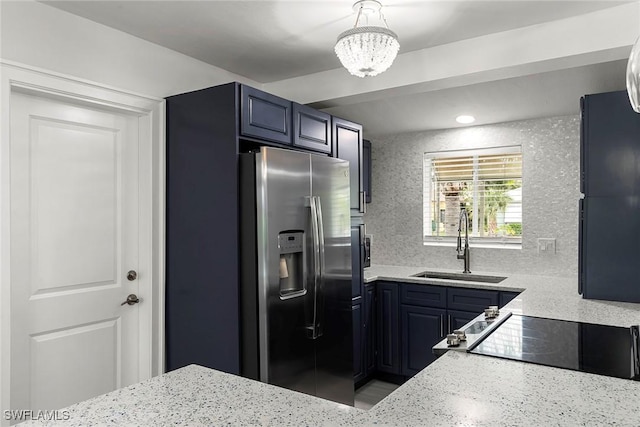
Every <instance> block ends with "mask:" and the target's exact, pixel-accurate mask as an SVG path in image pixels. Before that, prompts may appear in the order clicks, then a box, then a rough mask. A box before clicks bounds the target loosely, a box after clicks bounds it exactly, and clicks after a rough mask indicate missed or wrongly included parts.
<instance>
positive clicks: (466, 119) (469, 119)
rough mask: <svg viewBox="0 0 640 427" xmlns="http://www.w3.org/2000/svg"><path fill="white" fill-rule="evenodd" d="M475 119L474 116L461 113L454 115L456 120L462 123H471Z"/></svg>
mask: <svg viewBox="0 0 640 427" xmlns="http://www.w3.org/2000/svg"><path fill="white" fill-rule="evenodd" d="M475 121H476V118H475V117H473V116H465V115H462V116H458V117H456V122H458V123H462V124H464V125H466V124H469V123H473V122H475Z"/></svg>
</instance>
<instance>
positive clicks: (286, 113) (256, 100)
mask: <svg viewBox="0 0 640 427" xmlns="http://www.w3.org/2000/svg"><path fill="white" fill-rule="evenodd" d="M240 97H241V108H242V113H241V115H242V120H241V126H240V133H241V134H242V135H244V136H250V137H254V138H261V139H268V140H270V141H275V142H279V143H282V144H287V145H291V106H292V104H291V101H288V100H286V99H283V98H280V97H277V96H275V95H271V94H269V93H266V92H262V91H261V90H257V89H254V88H252V87H249V86H245V85H242V87H241V95H240Z"/></svg>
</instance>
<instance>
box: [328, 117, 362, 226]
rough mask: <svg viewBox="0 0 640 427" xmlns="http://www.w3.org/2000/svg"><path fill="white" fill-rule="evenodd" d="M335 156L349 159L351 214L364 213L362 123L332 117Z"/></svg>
mask: <svg viewBox="0 0 640 427" xmlns="http://www.w3.org/2000/svg"><path fill="white" fill-rule="evenodd" d="M332 123H333V153H334V157H337V158H339V159H343V160H348V161H349V174H350V186H351V214H352V215H361V214H363V213H364V209H365V202H364V188H363V175H362V125H359V124H357V123H353V122H350V121H348V120H344V119H340V118H338V117H333V118H332Z"/></svg>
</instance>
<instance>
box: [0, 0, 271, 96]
mask: <svg viewBox="0 0 640 427" xmlns="http://www.w3.org/2000/svg"><path fill="white" fill-rule="evenodd" d="M0 36H1V42H0V58H2V59H3V60H9V61H14V62H18V63H22V64H26V65H30V66H33V67H38V68H42V69H45V70H49V71H55V72H58V73H62V74H67V75H70V76H74V77H79V78H82V79H86V80H90V81H93V82H96V83H100V84H103V85H107V86H111V87H115V88H120V89H125V90H128V91H131V92H134V93H139V94H144V95H148V96H154V97H159V98H164V97H166V96H169V95H175V94H178V93H183V92H188V91H191V90H196V89H201V88H205V87H209V86H214V85H217V84H221V83H227V82H230V81H241V82H243V83H247V84H249V85H251V86H254V87H258V88H260V86H261V85H260V84H259V83H257V82H254V81H252V80H249V79H246V78H244V77H242V76H238V75H236V74H233V73H230V72H228V71H225V70H223V69H221V68H218V67H214V66H212V65H209V64H206V63H204V62H201V61H198V60H196V59H193V58H190V57H188V56H185V55H183V54H181V53H178V52H175V51H173V50H170V49H167V48H164V47H161V46H159V45H156V44H153V43H150V42H147V41H145V40H142V39H139V38H137V37H133V36H131V35H129V34H126V33H124V32H122V31H118V30H115V29H113V28H109V27H106V26H104V25H101V24H97V23H95V22H93V21H90V20H88V19H85V18H81V17H78V16H76V15H72V14H70V13H67V12H64V11H61V10H58V9H56V8H54V7H51V6H48V5H46V4H42V3H37V2H34V1H31V0H29V1H4V0H3V1H0Z"/></svg>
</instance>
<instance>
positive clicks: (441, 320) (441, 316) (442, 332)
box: [440, 314, 444, 338]
mask: <svg viewBox="0 0 640 427" xmlns="http://www.w3.org/2000/svg"><path fill="white" fill-rule="evenodd" d="M442 337H444V315H443V314H441V315H440V338H442Z"/></svg>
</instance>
